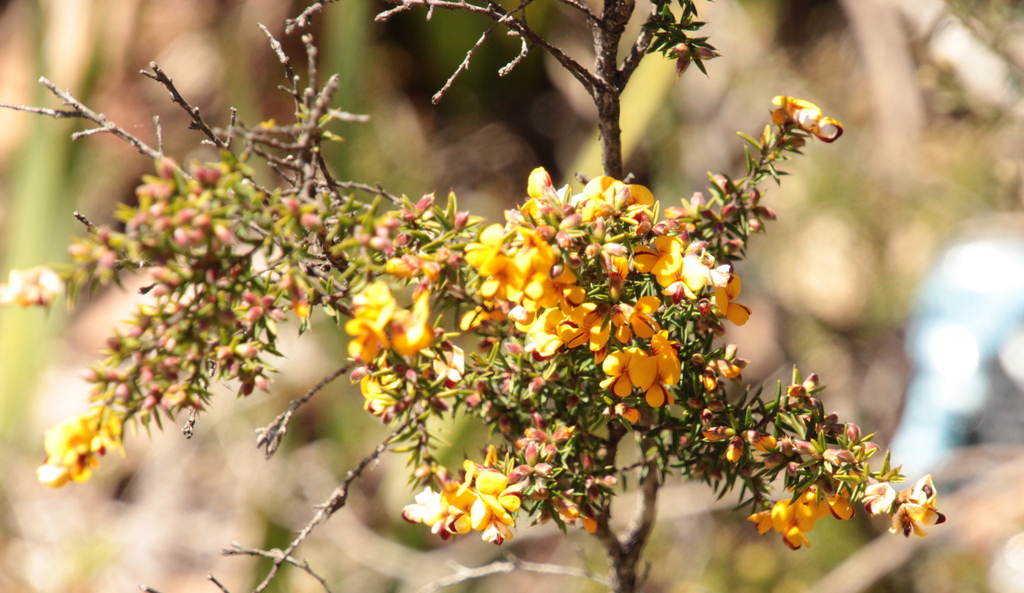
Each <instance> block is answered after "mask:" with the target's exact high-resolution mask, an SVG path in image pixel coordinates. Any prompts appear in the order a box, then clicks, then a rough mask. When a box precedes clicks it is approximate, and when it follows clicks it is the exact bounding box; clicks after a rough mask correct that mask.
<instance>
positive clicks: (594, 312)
mask: <svg viewBox="0 0 1024 593" xmlns="http://www.w3.org/2000/svg"><path fill="white" fill-rule="evenodd" d="M606 309H607V307H599V306H598V305H597V304H595V303H583V304H581V305H580V306H578V307H576V308H574V309H573V310H572V313H571V314H570V316H569V323H564V322H563V323H562V334H561V336H562V339H563V340H565V344H566V346H568V347H569V348H575V347H577V346H582V345H583V344H588V346H589V348H590V351H591V352H599V351H601V350H603V349H604V348H605V346H607V344H608V335H609V333H610V332H611V325H610V324H609V323H608V322H607V319H606V318H605V310H606Z"/></svg>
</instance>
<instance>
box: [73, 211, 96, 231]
mask: <svg viewBox="0 0 1024 593" xmlns="http://www.w3.org/2000/svg"><path fill="white" fill-rule="evenodd" d="M71 216H74V217H75V220H77V221H78V222H80V223H82V224H84V225H85V230H87V231H89V232H90V233H95V232H96V225H94V224H93V223H92V221H90V220H89V219H88V218H86V216H85V215H84V214H82V213H81V212H79V211H78V210H75V211H74V212H72V213H71Z"/></svg>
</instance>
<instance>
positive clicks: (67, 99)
mask: <svg viewBox="0 0 1024 593" xmlns="http://www.w3.org/2000/svg"><path fill="white" fill-rule="evenodd" d="M39 84H41V85H43V86H44V87H46V88H47V89H48V90H49V91H50V92H51V93H53V94H54V95H56V96H57V97H58V98H60V100H61V101H64V104H65V105H67V106H68V107H70V108H71V109H48V108H45V107H31V106H28V105H9V104H7V103H0V107H2V108H6V109H13V110H15V111H25V112H27V113H36V114H39V115H46V116H49V117H52V118H54V119H66V118H76V119H85V120H89V121H91V122H93V123H94V124H96V125H97V126H99V127H97V128H90V129H88V130H84V131H82V132H76V133H74V134H72V135H71V138H72V139H73V140H77V139H79V138H82V137H84V136H89V135H92V134H98V133H107V134H112V135H114V136H117V137H118V138H120V139H121V140H124V141H125V142H127V143H128V144H130V145H132V146H134V147H135V149H136V150H138V151H139V152H141V153H142V154H144V155H146V156H148V157H149V158H151V159H153V160H155V161H160V160H163V159H164V154H163V152H161V151H159V150H157V149H155V148H153V147H152V146H150V145H149V144H146V143H145V142H143V141H142V140H140V139H139V138H137V137H136V136H133V135H132V134H130V133H128V132H127V131H126V130H125V129H124V128H122V127H121V126H118V125H117V124H115V123H114V122H112V121H110V120H109V119H107V118H106V116H104V115H103V114H102V113H96V112H95V111H93V110H92V109H89V107H87V106H86V105H85V104H84V103H82V102H81V101H79V100H78V99H76V98H75V97H74V96H73V95H72V94H71V93H70V92H69V91H66V90H63V89H59V88H57V85H55V84H53V83H52V82H50V80H49V79H48V78H46V77H45V76H40V77H39Z"/></svg>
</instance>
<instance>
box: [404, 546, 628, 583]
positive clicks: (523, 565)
mask: <svg viewBox="0 0 1024 593" xmlns="http://www.w3.org/2000/svg"><path fill="white" fill-rule="evenodd" d="M505 558H506V561H504V562H502V561H497V562H492V563H490V564H486V565H484V566H480V567H477V568H469V567H466V566H463V565H461V564H458V563H457V562H449V563H448V566H449V568H451V569H452V570H453V571H454V572H455V574H453V575H452V576H449V577H445V578H443V579H438V580H437V581H434V582H433V583H430V584H429V585H427V586H425V587H423V588H422V589H420V591H419V593H434V592H435V591H439V590H441V589H443V588H445V587H450V586H452V585H457V584H459V583H463V582H466V581H470V580H473V579H480V578H484V577H488V576H491V575H494V574H506V573H510V572H512V571H513V570H522V571H525V572H536V573H541V574H555V575H563V576H569V577H576V578H581V579H589V580H592V581H595V582H598V583H601V584H602V585H607V584H608V579H606V578H604V577H602V576H600V575H595V574H594V573H592V572H590V571H589V570H587V569H585V568H575V567H573V566H563V565H560V564H540V563H536V562H527V561H525V560H521V559H520V558H518V557H517V556H515V555H513V554H512V553H510V552H507V553H505Z"/></svg>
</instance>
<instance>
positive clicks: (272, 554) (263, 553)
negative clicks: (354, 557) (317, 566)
mask: <svg viewBox="0 0 1024 593" xmlns="http://www.w3.org/2000/svg"><path fill="white" fill-rule="evenodd" d="M220 553H221V554H222V555H224V556H256V557H258V558H269V559H271V560H274V561H280V562H287V563H288V564H291V565H292V566H296V567H298V568H301V569H302V570H303V571H305V572H306V574H308V575H309V576H311V577H313V578H314V579H316V580H317V582H319V583H320V586H321V587H323V588H324V591H327V593H331V588H330V587H328V586H327V581H325V580H324V579H323V577H321V576H320V575H318V574H317V573H316V572H315V571H314V570H313V569H312V568H311V567H310V566H309V561H308V560H302V561H299V560H297V559H295V558H293V557H291V556H285V555H284V552H282V551H281V550H278V549H277V548H274V549H273V550H260V549H257V548H246V547H243V546H242V545H241V544H239V543H237V542H231V547H230V548H224V549H223V550H221V551H220ZM210 578H212V576H211V577H210Z"/></svg>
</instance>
